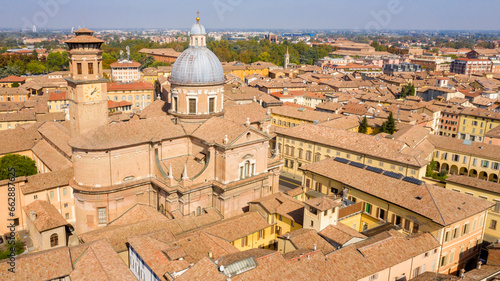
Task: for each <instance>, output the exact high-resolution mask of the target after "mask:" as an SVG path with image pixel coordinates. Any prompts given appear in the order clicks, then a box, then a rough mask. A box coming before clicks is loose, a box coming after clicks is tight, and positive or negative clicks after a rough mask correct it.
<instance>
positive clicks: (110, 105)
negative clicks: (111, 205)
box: [108, 100, 132, 109]
mask: <svg viewBox="0 0 500 281" xmlns="http://www.w3.org/2000/svg"><path fill="white" fill-rule="evenodd" d="M129 105H132V103H131V102H129V101H125V100H122V101H112V100H108V109H112V108H118V107H123V106H129Z"/></svg>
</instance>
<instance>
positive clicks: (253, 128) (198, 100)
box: [67, 18, 282, 234]
mask: <svg viewBox="0 0 500 281" xmlns="http://www.w3.org/2000/svg"><path fill="white" fill-rule="evenodd" d="M75 33H76V36H75V37H74V38H73V39H71V40H70V41H68V45H69V46H70V52H69V53H70V69H71V76H70V78H68V79H67V80H68V84H69V88H71V89H70V93H71V95H70V97H71V106H70V123H71V128H72V130H71V132H72V138H71V139H70V141H69V145H70V146H71V147H72V150H73V155H72V160H73V166H74V178H73V179H72V180H71V181H70V185H71V187H72V188H73V190H74V198H75V213H76V230H77V232H78V233H79V234H81V233H84V232H88V231H91V230H94V229H97V228H99V227H101V226H105V225H107V224H108V223H109V222H111V221H113V220H114V219H116V218H118V217H119V216H120V215H122V214H123V213H124V212H126V211H127V210H129V209H130V208H132V207H133V206H135V205H136V204H146V205H149V206H153V207H155V208H156V209H157V210H158V211H160V212H161V213H163V214H165V215H166V216H169V217H178V216H186V215H200V214H201V213H202V212H204V208H207V207H214V208H216V209H217V210H218V211H219V212H220V213H221V214H222V215H223V216H224V217H225V218H227V217H232V216H235V215H238V214H241V213H243V212H244V210H245V208H246V206H248V205H247V203H248V202H249V201H252V200H255V199H258V198H261V197H264V196H267V195H269V194H272V193H276V192H278V185H279V170H280V167H281V165H282V162H281V158H280V156H279V152H276V151H272V150H270V148H269V141H270V139H271V136H270V135H269V134H267V133H266V132H268V131H267V130H266V129H265V128H268V126H269V125H270V121H271V118H270V117H269V116H268V115H267V116H266V112H265V110H264V109H263V108H261V107H256V105H258V104H255V106H254V105H242V108H236V107H238V106H239V105H232V108H229V109H230V110H227V109H226V108H225V106H224V87H223V85H224V82H225V79H224V74H223V71H222V66H221V63H220V61H219V60H218V59H217V57H216V56H215V55H214V54H213V53H212V52H211V51H210V50H209V49H208V48H207V47H206V31H205V28H204V27H203V26H202V25H201V24H200V23H199V18H197V22H196V23H195V24H194V25H193V27H192V28H191V41H190V47H189V48H188V49H186V50H185V51H184V52H183V53H182V54H181V56H179V58H178V59H177V61H176V62H175V64H174V66H173V69H172V75H171V78H170V82H171V84H172V90H171V93H169V94H170V95H171V96H170V97H168V98H167V97H164V99H165V100H169V101H170V102H169V103H164V102H162V101H156V102H155V103H156V105H157V106H156V107H155V108H157V110H156V111H155V110H152V111H153V113H154V114H147V116H146V117H142V116H141V118H139V117H134V118H133V119H132V120H130V121H128V122H123V123H118V124H109V121H108V117H107V114H106V115H105V114H103V103H105V102H106V100H107V93H106V84H105V81H103V79H102V63H101V61H102V57H101V54H102V51H101V50H100V44H102V41H100V40H99V39H97V38H95V37H94V36H93V34H92V31H89V30H78V31H76V32H75ZM155 103H154V104H152V106H153V105H155ZM158 105H159V106H158ZM250 109H251V110H250ZM252 110H253V111H252ZM262 111H264V112H262ZM150 113H151V110H150ZM241 114H248V115H249V116H240V115H241ZM255 116H263V117H262V118H260V119H259V118H258V117H255ZM267 117H269V118H267ZM250 119H252V120H250ZM256 119H257V120H256ZM244 120H246V121H244Z"/></svg>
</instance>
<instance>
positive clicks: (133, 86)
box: [108, 81, 154, 94]
mask: <svg viewBox="0 0 500 281" xmlns="http://www.w3.org/2000/svg"><path fill="white" fill-rule="evenodd" d="M153 89H154V86H153V84H151V83H149V82H145V81H136V82H133V83H119V82H114V83H108V92H118V91H137V90H153ZM111 94H112V93H111Z"/></svg>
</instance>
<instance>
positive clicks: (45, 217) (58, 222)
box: [23, 200, 68, 233]
mask: <svg viewBox="0 0 500 281" xmlns="http://www.w3.org/2000/svg"><path fill="white" fill-rule="evenodd" d="M23 209H24V211H25V212H26V215H27V216H28V219H30V220H31V219H32V218H31V212H35V214H36V218H35V220H32V222H33V224H34V225H35V227H36V229H37V230H38V232H40V233H41V232H43V231H46V230H50V229H54V228H56V227H60V226H64V225H67V224H68V222H67V221H66V220H65V219H64V218H63V216H62V215H61V213H59V211H58V210H57V209H56V207H54V205H52V204H50V203H49V202H47V201H42V200H35V201H33V202H31V203H30V204H28V205H26V206H24V207H23Z"/></svg>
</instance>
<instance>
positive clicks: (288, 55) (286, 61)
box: [283, 47, 290, 69]
mask: <svg viewBox="0 0 500 281" xmlns="http://www.w3.org/2000/svg"><path fill="white" fill-rule="evenodd" d="M289 63H290V54H288V47H286V54H285V63H284V64H283V68H284V69H288V64H289Z"/></svg>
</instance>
